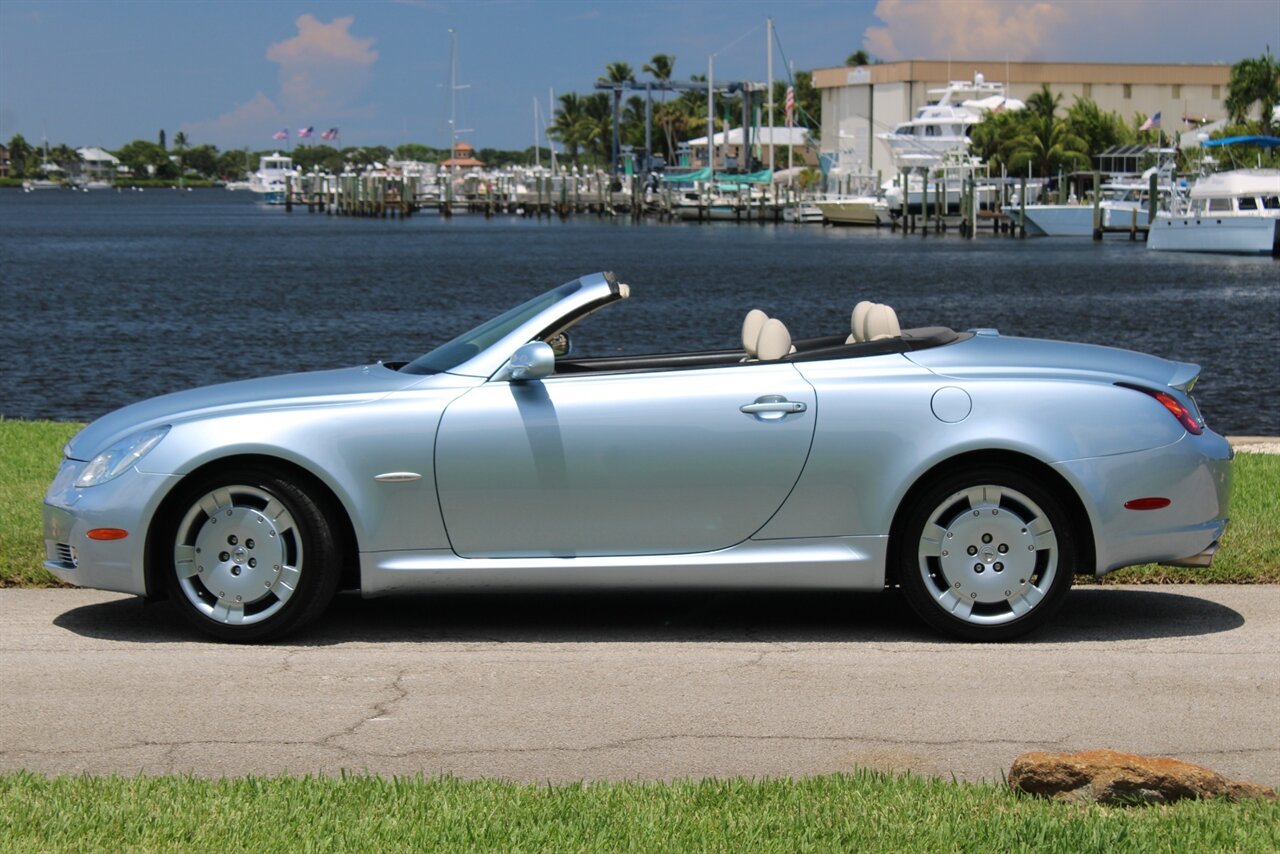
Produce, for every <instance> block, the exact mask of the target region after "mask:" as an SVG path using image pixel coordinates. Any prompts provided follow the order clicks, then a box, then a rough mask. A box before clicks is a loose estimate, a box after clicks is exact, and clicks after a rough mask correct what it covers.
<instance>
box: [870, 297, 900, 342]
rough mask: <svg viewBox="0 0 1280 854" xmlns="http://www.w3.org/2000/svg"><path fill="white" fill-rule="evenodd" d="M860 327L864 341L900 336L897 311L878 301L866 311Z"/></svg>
mask: <svg viewBox="0 0 1280 854" xmlns="http://www.w3.org/2000/svg"><path fill="white" fill-rule="evenodd" d="M862 329H863V336H864V337H863V340H864V341H881V340H883V339H885V338H900V337H902V327H901V326H899V325H898V313H897V312H896V311H894V310H893V309H891V308H889V306H887V305H880V304H878V303H877V304H876V305H873V306H872V307H871V308H870V310H868V311H867V316H866V318H865V319H864V320H863V327H862Z"/></svg>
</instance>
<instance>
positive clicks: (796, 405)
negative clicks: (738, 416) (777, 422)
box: [738, 394, 808, 420]
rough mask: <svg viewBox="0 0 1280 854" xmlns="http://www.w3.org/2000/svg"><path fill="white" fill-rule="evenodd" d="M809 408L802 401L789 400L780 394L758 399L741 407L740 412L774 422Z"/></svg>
mask: <svg viewBox="0 0 1280 854" xmlns="http://www.w3.org/2000/svg"><path fill="white" fill-rule="evenodd" d="M807 408H808V407H806V406H805V405H804V403H802V402H801V401H798V400H787V399H786V398H785V397H783V396H782V395H780V394H766V395H765V396H764V397H758V398H756V400H755V402H754V403H747V404H743V405H742V406H739V407H738V411H739V412H744V413H746V414H747V415H755V416H757V417H760V418H768V419H770V420H772V419H775V418H782V417H783V416H785V415H789V414H791V413H793V412H804V411H805V409H807Z"/></svg>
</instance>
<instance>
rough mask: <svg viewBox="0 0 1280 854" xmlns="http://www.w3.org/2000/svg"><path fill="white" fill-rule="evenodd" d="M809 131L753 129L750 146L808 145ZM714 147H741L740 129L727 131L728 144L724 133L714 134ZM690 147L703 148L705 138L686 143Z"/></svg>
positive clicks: (774, 128)
mask: <svg viewBox="0 0 1280 854" xmlns="http://www.w3.org/2000/svg"><path fill="white" fill-rule="evenodd" d="M808 136H809V131H808V130H807V129H806V128H785V127H782V128H779V127H773V128H769V127H763V128H758V129H753V130H752V132H751V144H752V145H779V146H781V145H797V146H804V145H808V144H809V141H808ZM715 140H716V141H715V144H716V145H726V144H728V145H742V128H731V129H730V130H729V142H728V143H726V142H725V135H724V131H721V132H720V133H718V134H716V137H715ZM686 144H687V145H689V146H690V147H697V146H705V145H706V144H707V138H706V137H705V136H700V137H698V138H697V139H690V140H687V141H686Z"/></svg>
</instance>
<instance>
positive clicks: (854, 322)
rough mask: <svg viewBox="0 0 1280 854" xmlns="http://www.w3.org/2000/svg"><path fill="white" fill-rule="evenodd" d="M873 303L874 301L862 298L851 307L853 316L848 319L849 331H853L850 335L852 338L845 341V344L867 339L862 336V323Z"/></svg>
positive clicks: (864, 321)
mask: <svg viewBox="0 0 1280 854" xmlns="http://www.w3.org/2000/svg"><path fill="white" fill-rule="evenodd" d="M873 305H875V303H873V302H871V301H870V300H865V299H864V300H863V301H862V302H860V303H858V304H857V305H855V306H854V307H853V316H852V317H851V318H850V321H849V331H850V332H852V333H853V334H852V336H851V339H852V340H849V341H846V342H845V343H846V344H852V343H854V342H855V341H856V342H858V343H861V342H863V341H866V340H867V339H866V338H865V337H864V336H863V331H862V330H863V324H865V323H866V320H867V312H868V311H870V310H871V306H873Z"/></svg>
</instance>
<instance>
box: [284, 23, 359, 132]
mask: <svg viewBox="0 0 1280 854" xmlns="http://www.w3.org/2000/svg"><path fill="white" fill-rule="evenodd" d="M296 23H297V26H298V34H297V35H296V36H293V37H292V38H289V39H285V40H284V41H282V42H276V43H275V44H273V45H271V46H270V47H269V48H267V59H269V60H271V61H272V62H274V63H276V64H278V65H279V66H280V100H281V103H282V105H283V107H284V110H285V112H286V113H287V114H289V115H291V116H294V117H295V118H298V119H299V120H302V119H303V118H306V117H310V116H319V115H324V116H335V117H336V116H341V115H346V114H348V111H349V110H350V108H351V106H352V105H353V104H354V102H355V101H356V100H357V99H358V98H359V96H360V95H362V94H363V93H364V91H365V89H366V88H367V87H368V85H369V81H370V80H371V79H372V70H371V68H372V66H373V64H374V63H375V62H377V60H378V52H377V51H376V50H373V38H372V37H370V38H357V37H355V36H353V35H351V25H352V24H353V23H355V18H350V17H348V18H335V19H334V20H333V22H332V23H329V24H323V23H321V22H320V21H318V20H316V19H315V18H314V17H313V16H311V15H303V16H301V17H300V18H298V20H297V22H296Z"/></svg>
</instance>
